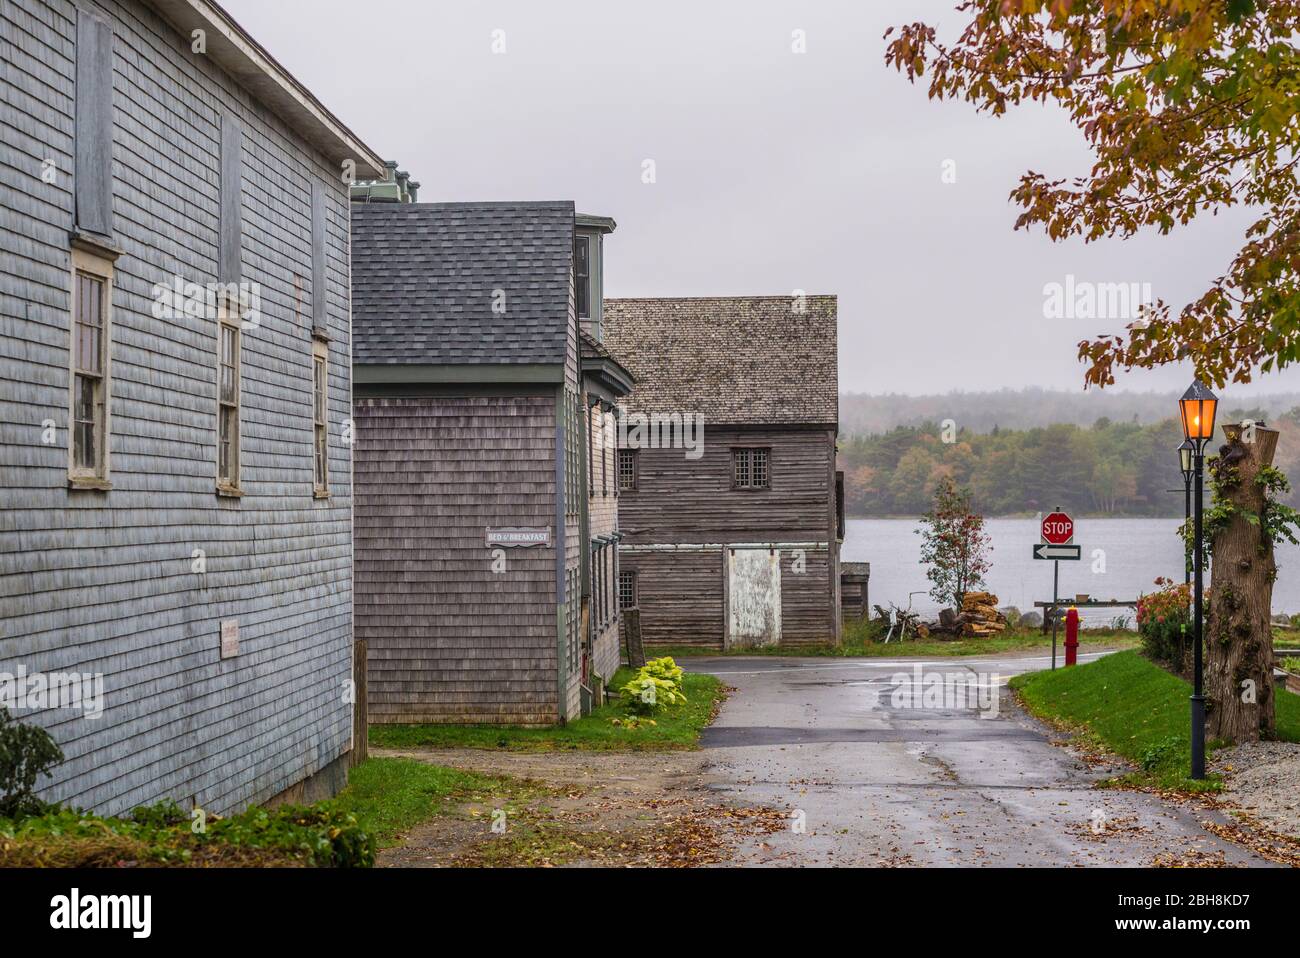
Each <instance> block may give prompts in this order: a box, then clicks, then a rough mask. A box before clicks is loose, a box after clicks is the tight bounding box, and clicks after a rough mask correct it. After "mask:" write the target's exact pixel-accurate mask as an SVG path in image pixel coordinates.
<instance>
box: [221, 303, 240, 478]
mask: <svg viewBox="0 0 1300 958" xmlns="http://www.w3.org/2000/svg"><path fill="white" fill-rule="evenodd" d="M230 306H231V304H230V303H229V302H228V301H227V300H225V299H223V300H222V303H221V306H220V307H219V309H218V314H217V492H219V493H222V494H223V495H239V494H240V485H239V465H240V444H239V434H240V429H239V426H240V423H239V399H240V390H241V375H242V372H241V368H240V359H241V357H240V349H241V348H242V343H241V342H240V339H241V333H240V321H239V312H238V311H237V310H232V309H231V308H230Z"/></svg>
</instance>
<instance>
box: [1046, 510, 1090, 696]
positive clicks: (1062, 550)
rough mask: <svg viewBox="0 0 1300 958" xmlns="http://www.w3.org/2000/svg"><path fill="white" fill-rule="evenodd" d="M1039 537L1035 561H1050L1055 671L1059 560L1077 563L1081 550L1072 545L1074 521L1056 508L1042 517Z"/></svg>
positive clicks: (1059, 580) (1059, 578) (1059, 575)
mask: <svg viewBox="0 0 1300 958" xmlns="http://www.w3.org/2000/svg"><path fill="white" fill-rule="evenodd" d="M1039 537H1040V538H1041V539H1042V542H1040V543H1039V544H1038V545H1036V546H1034V558H1035V559H1051V560H1052V606H1051V609H1050V610H1049V612H1050V614H1051V616H1052V669H1053V671H1055V669H1056V619H1057V616H1056V608H1057V604H1058V603H1059V602H1060V601H1061V597H1060V589H1061V560H1062V559H1064V560H1066V561H1067V562H1068V561H1078V559H1079V558H1080V556H1081V555H1082V553H1083V548H1082V547H1081V546H1077V545H1075V544H1074V520H1073V519H1072V518H1070V516H1069V515H1068V514H1067V513H1064V512H1062V511H1061V507H1060V506H1057V507H1056V509H1054V510H1053V511H1052V512H1051V513H1049V514H1048V515H1046V516H1044V517H1043V521H1042V525H1041V528H1040V529H1039Z"/></svg>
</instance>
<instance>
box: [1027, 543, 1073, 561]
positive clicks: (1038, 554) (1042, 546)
mask: <svg viewBox="0 0 1300 958" xmlns="http://www.w3.org/2000/svg"><path fill="white" fill-rule="evenodd" d="M1082 552H1083V546H1054V545H1052V544H1050V543H1047V542H1040V543H1038V545H1036V546H1034V558H1035V559H1078V558H1079V557H1080V555H1081V554H1082Z"/></svg>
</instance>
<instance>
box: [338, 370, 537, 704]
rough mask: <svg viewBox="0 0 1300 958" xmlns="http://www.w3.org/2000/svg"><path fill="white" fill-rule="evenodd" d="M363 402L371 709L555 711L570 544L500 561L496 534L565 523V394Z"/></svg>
mask: <svg viewBox="0 0 1300 958" xmlns="http://www.w3.org/2000/svg"><path fill="white" fill-rule="evenodd" d="M355 415H356V426H357V444H356V450H355V453H356V483H357V511H356V530H355V534H356V603H357V605H356V621H357V638H358V639H366V640H367V643H368V651H369V670H368V671H369V693H370V696H369V708H370V720H371V721H372V722H375V723H404V722H445V723H475V722H495V723H502V724H522V725H545V724H554V722H555V719H556V701H557V683H556V674H557V668H556V648H557V642H556V598H555V596H556V593H555V589H556V586H555V578H556V554H557V547H558V544H557V546H552V547H543V546H532V547H528V548H508V549H503V550H502V552H503V554H504V557H505V562H506V567H505V571H504V572H494V571H493V569H492V561H493V556H492V551H493V550H492V549H490V548H488V546H487V545H486V540H485V533H486V530H487V528H489V527H514V526H523V527H539V528H540V527H552V528H553V527H554V525H555V515H556V476H557V474H556V467H555V430H556V423H555V399H554V394H553V393H552V394H548V395H542V396H476V397H454V396H426V397H404V398H363V397H362V395H360V394H359V395H358V397H357V399H356V402H355Z"/></svg>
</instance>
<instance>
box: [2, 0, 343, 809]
mask: <svg viewBox="0 0 1300 958" xmlns="http://www.w3.org/2000/svg"><path fill="white" fill-rule="evenodd" d="M84 6H85V8H86V9H88V10H94V11H96V12H97V14H98V15H100V16H102V17H103V19H104V21H105V22H106V23H107V24H108V25H109V27H110V28H111V32H112V83H113V90H112V121H113V122H112V128H111V193H112V196H111V210H112V220H111V223H108V224H102V226H103V228H104V231H106V232H109V233H110V234H111V236H112V238H113V240H114V241H115V242H116V243H117V244H118V245H119V246H120V247H122V250H123V252H122V255H121V256H120V258H118V259H117V261H116V269H115V277H114V290H113V301H112V306H113V316H112V320H113V337H112V346H111V358H112V400H111V412H112V418H111V423H112V429H111V436H110V437H109V445H110V449H111V454H112V474H111V481H112V486H113V488H112V490H111V491H108V492H90V491H82V490H78V491H70V490H69V488H68V447H67V425H68V423H67V420H68V407H69V386H68V375H69V372H68V367H69V358H68V357H69V310H70V296H69V285H70V284H69V255H70V253H69V239H68V234H69V230H70V229H71V228H72V227H73V221H74V195H75V196H76V198H77V202H78V203H80V202H81V198H82V196H83V190H82V188H81V187H82V186H86V183H85V182H83V183H81V184H78V183H77V182H76V180H78V179H81V178H82V177H83V176H87V177H88V176H91V175H92V174H86V173H84V172H83V165H84V164H85V163H86V162H91V163H95V162H100V160H95V159H93V158H92V159H91V160H90V161H87V160H86V159H85V158H83V156H82V152H83V149H84V148H85V146H86V144H82V143H78V142H77V141H76V138H75V137H74V130H76V131H81V130H82V128H83V122H82V120H80V119H78V118H76V117H75V116H74V114H75V113H76V110H74V91H75V84H74V81H76V79H77V78H78V77H82V78H84V77H85V76H86V75H87V73H88V72H91V73H93V72H94V65H93V64H92V65H87V64H86V63H85V61H84V59H83V57H82V53H81V51H79V50H78V49H77V44H76V39H77V37H78V34H79V32H81V33H82V35H83V36H84V27H83V30H82V31H79V28H78V20H79V19H81V20H82V21H84V20H85V19H86V16H87V15H86V14H85V13H82V14H81V16H80V17H79V16H78V8H77V7H76V6H74V5H73V4H72V3H70V2H66V0H60V2H52V3H50V2H38V0H5V2H4V3H3V4H0V47H2V49H0V60H3V62H4V64H5V68H4V71H3V73H2V74H0V129H2V130H3V138H4V146H5V155H6V159H5V162H4V173H3V176H2V177H0V229H2V230H3V233H4V235H5V253H4V256H3V258H0V333H2V335H0V413H2V415H0V486H2V487H3V500H4V511H3V514H0V523H2V528H3V536H2V537H0V671H4V672H10V673H12V672H14V671H15V670H16V669H17V668H18V667H19V666H22V667H24V668H26V669H27V670H28V671H29V672H31V671H43V672H50V671H68V670H76V671H82V672H102V673H103V674H104V686H105V705H106V708H105V712H104V715H103V717H102V718H99V719H97V720H91V719H86V718H83V717H82V716H81V713H79V712H72V711H46V712H40V713H35V714H33V713H19V715H18V717H19V718H20V719H23V720H29V721H35V722H38V723H39V724H41V725H43V726H45V727H47V728H48V729H50V731H51V732H52V733H53V735H54V737H55V738H56V739H57V741H58V743H59V745H60V746H61V747H62V749H63V751H64V753H65V754H66V756H67V761H66V762H65V763H64V764H63V765H61V766H59V768H58V769H57V771H56V772H55V778H54V781H53V782H52V783H50V784H49V785H48V787H45V788H44V789H43V790H42V794H43V796H44V797H45V798H47V799H50V800H57V801H67V802H71V803H73V804H75V805H78V806H81V807H84V808H88V809H92V810H94V811H97V812H104V813H119V812H124V811H126V810H128V809H130V808H131V807H133V806H135V805H137V804H140V803H144V802H152V801H156V800H158V799H161V798H164V797H172V798H175V799H177V800H179V801H182V802H186V803H188V801H189V800H190V799H191V798H192V797H193V798H197V800H198V802H199V803H200V804H201V805H202V806H204V807H205V808H207V809H210V810H212V811H216V812H227V811H230V810H233V809H237V808H240V807H242V806H245V805H247V804H248V803H250V802H256V801H262V800H266V799H270V798H272V797H273V796H276V795H277V794H278V793H280V792H282V791H283V790H285V789H287V788H289V787H290V786H294V785H295V784H297V783H299V782H301V781H302V780H303V779H304V778H306V777H307V776H309V775H311V774H312V773H315V772H318V771H321V770H322V769H325V768H326V767H327V766H330V765H331V763H333V762H335V760H336V759H339V758H340V756H342V755H343V754H344V753H345V752H347V750H348V749H349V748H350V743H351V716H352V706H351V705H350V704H348V703H347V702H346V701H345V699H344V695H343V690H344V683H345V682H346V680H348V679H349V678H350V677H351V658H352V634H351V632H352V628H351V626H352V622H351V602H352V595H351V572H352V569H351V538H350V516H351V500H352V490H351V487H350V480H349V477H350V474H351V455H350V447H349V446H348V445H347V444H346V443H345V442H343V441H339V438H338V437H339V435H340V431H341V429H342V428H343V423H344V421H345V419H347V417H349V416H350V414H351V413H350V408H349V399H350V388H351V384H350V371H349V363H348V350H349V338H350V331H349V315H348V289H347V283H348V241H349V240H348V209H347V197H346V194H345V190H344V185H343V184H342V183H341V181H340V178H339V176H338V169H337V164H336V163H335V162H332V161H330V160H328V159H327V158H326V157H324V156H323V155H322V154H320V153H319V152H318V151H317V150H315V149H313V148H310V147H308V146H307V145H306V144H305V142H304V141H303V140H302V139H301V138H300V137H299V136H298V135H297V134H296V133H295V132H293V131H292V129H291V128H290V127H289V126H287V125H286V124H285V123H283V122H282V121H281V120H280V119H279V118H278V117H277V116H276V115H275V114H274V113H273V112H271V111H269V110H268V109H266V108H264V107H263V106H262V105H261V104H259V103H257V102H256V101H254V100H253V99H252V98H251V97H250V95H249V94H248V93H247V92H246V91H245V90H244V89H243V88H241V87H239V86H237V85H236V84H235V83H234V82H233V81H232V80H231V79H230V77H229V76H228V75H227V74H225V73H224V72H223V71H222V70H221V68H220V67H218V66H217V65H215V64H214V62H213V61H212V60H211V59H210V58H207V57H203V56H196V55H194V54H193V53H192V52H191V50H190V42H189V38H188V37H183V36H181V35H180V34H179V33H178V32H177V31H175V30H174V29H173V28H172V27H170V26H169V25H168V24H167V23H165V22H164V21H163V20H162V19H160V17H159V16H157V15H156V14H155V13H154V12H153V11H152V10H151V9H150V8H148V7H147V6H145V5H144V4H142V3H140V2H134V0H124V2H115V0H101V2H97V3H93V4H91V3H87V4H85V5H84ZM84 102H86V101H84V100H83V103H84ZM87 122H89V121H87ZM236 126H237V127H238V128H239V129H240V130H241V131H242V135H241V136H239V137H238V138H234V137H232V136H231V135H229V132H228V131H232V130H234V129H235V127H236ZM223 131H227V132H223ZM236 139H237V140H238V144H239V157H238V160H239V162H238V168H239V169H240V175H239V177H238V180H239V182H240V183H241V190H240V192H239V195H238V196H237V197H232V196H230V195H228V194H227V195H226V196H225V197H223V196H222V193H221V184H222V183H223V180H227V179H228V175H223V170H224V171H227V173H228V172H229V170H230V169H231V168H232V167H233V166H234V165H235V160H236V158H235V157H233V156H230V155H227V156H225V157H224V158H223V156H222V150H221V146H222V144H223V142H224V143H226V144H227V145H230V144H231V143H232V142H234V141H235V140H236ZM94 148H95V149H98V147H94ZM74 156H75V157H76V161H75V168H76V171H77V176H76V177H75V178H74V177H73V176H72V175H71V174H72V171H73V169H74ZM47 158H48V159H52V160H53V161H54V167H55V169H56V171H57V175H56V177H55V178H54V181H53V182H48V183H47V182H44V181H43V180H42V177H41V172H42V163H43V161H45V160H46V159H47ZM108 159H109V157H107V156H101V160H108ZM313 188H319V189H320V190H321V195H322V203H323V211H322V212H323V224H324V227H325V232H324V235H323V236H322V244H323V255H324V271H323V273H322V272H321V271H320V270H319V269H317V270H313V257H312V250H313V247H312V199H311V198H312V190H313ZM91 192H93V191H91ZM230 211H237V212H238V214H239V217H240V222H241V223H242V229H241V230H240V234H241V235H242V244H235V243H233V242H232V243H231V244H229V245H225V244H222V243H221V242H220V238H221V226H222V225H223V217H224V216H226V215H227V213H229V212H230ZM76 212H77V214H78V216H79V218H80V219H81V220H82V226H83V229H84V228H86V227H88V226H91V225H92V223H91V222H90V220H92V219H93V211H92V210H91V209H86V208H83V207H80V206H79V207H78V209H77V211H76ZM236 239H238V236H237V237H236ZM241 245H242V250H241ZM221 249H224V250H226V251H227V254H228V255H234V256H236V257H238V260H237V261H236V262H231V263H228V264H223V265H227V266H228V267H229V268H230V270H232V271H235V272H242V277H243V279H244V280H246V281H248V282H251V283H257V284H259V286H260V291H261V310H262V315H261V318H260V324H259V325H258V326H257V327H256V328H249V329H246V330H245V331H244V335H243V392H242V410H243V429H242V432H243V451H242V464H243V470H242V479H243V481H242V486H243V490H244V496H243V498H242V499H235V498H218V497H217V496H216V495H215V492H214V488H215V487H214V483H215V463H216V416H217V395H216V381H215V364H216V356H217V345H216V333H217V329H216V322H215V320H214V319H211V318H207V317H194V316H185V315H180V316H175V317H162V318H158V317H155V315H154V314H153V305H154V302H155V296H154V285H155V284H162V285H164V286H171V284H172V283H173V281H174V278H175V277H176V276H181V277H183V278H184V279H186V280H189V281H193V282H198V283H208V282H212V281H213V280H215V279H216V278H217V276H218V273H219V260H220V254H219V250H221ZM222 271H223V272H224V271H225V270H222ZM312 276H315V277H318V278H320V279H323V282H321V283H318V284H316V286H315V288H311V289H310V290H309V293H308V295H310V296H311V297H312V298H313V300H314V301H315V302H316V303H317V304H318V306H317V309H319V310H321V311H322V312H321V315H323V318H324V321H325V322H326V323H327V324H328V329H329V335H330V337H331V344H330V359H331V361H330V364H329V368H330V383H329V390H330V394H329V429H330V435H331V442H330V445H329V450H330V460H331V461H330V475H331V477H332V483H331V484H332V490H331V491H332V493H333V497H332V498H330V499H321V500H316V499H313V495H312V445H311V443H312V412H311V406H310V397H311V394H312V391H311V381H312V378H311V377H312V373H311V356H312V348H311V345H312V344H311V334H310V325H311V320H310V314H309V315H307V316H301V315H299V314H298V310H297V307H296V302H297V296H296V292H295V289H296V286H295V278H296V277H312ZM46 420H53V421H54V423H55V424H56V427H57V432H56V441H55V442H54V443H52V444H46V443H44V442H43V441H42V431H43V429H42V423H43V422H44V421H46ZM195 550H202V552H203V555H204V561H205V562H206V572H203V573H196V572H194V571H192V568H193V566H192V563H193V562H194V555H195ZM225 619H237V620H238V623H239V641H240V648H239V654H238V656H237V657H234V658H227V659H225V660H222V659H221V658H220V655H219V623H220V622H221V621H222V620H225Z"/></svg>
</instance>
